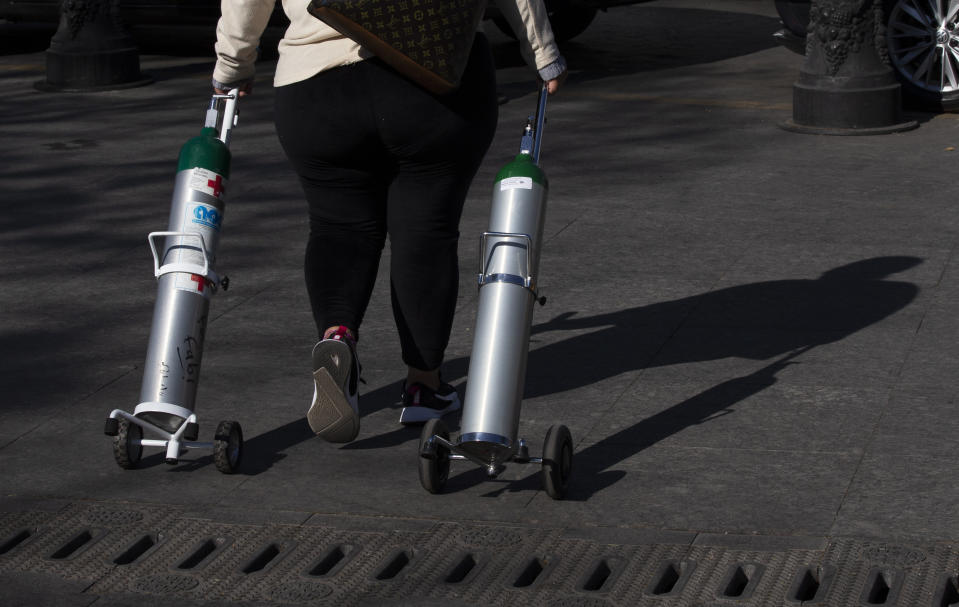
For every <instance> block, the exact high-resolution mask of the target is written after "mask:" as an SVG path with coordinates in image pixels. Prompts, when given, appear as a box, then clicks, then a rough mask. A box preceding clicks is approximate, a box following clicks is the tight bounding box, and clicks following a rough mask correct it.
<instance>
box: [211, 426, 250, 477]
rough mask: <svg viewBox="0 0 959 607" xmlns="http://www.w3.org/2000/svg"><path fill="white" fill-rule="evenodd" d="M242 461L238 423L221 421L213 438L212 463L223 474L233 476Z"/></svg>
mask: <svg viewBox="0 0 959 607" xmlns="http://www.w3.org/2000/svg"><path fill="white" fill-rule="evenodd" d="M241 459H243V430H242V429H241V428H240V422H233V421H223V422H220V425H219V426H217V427H216V435H215V436H214V438H213V462H214V463H215V464H216V469H217V470H219V471H220V472H222V473H223V474H233V473H234V472H236V471H237V468H239V467H240V460H241Z"/></svg>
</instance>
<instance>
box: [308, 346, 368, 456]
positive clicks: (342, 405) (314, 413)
mask: <svg viewBox="0 0 959 607" xmlns="http://www.w3.org/2000/svg"><path fill="white" fill-rule="evenodd" d="M352 366H353V360H352V354H351V352H350V351H349V346H347V345H346V344H338V343H335V342H333V343H320V344H319V345H317V347H316V348H314V350H313V368H315V369H316V371H314V372H313V384H314V386H315V390H316V391H315V394H314V396H313V403H312V404H311V405H310V410H309V411H307V413H306V421H307V422H308V423H309V424H310V428H311V429H312V430H313V432H315V433H316V435H317V436H319V437H320V438H322V439H324V440H327V441H329V442H331V443H348V442H350V441H351V440H353V439H354V438H356V436H357V435H358V434H359V432H360V416H359V413H358V412H357V411H356V409H354V408H353V406H352V405H351V404H350V402H349V400H347V398H346V395H345V394H344V391H345V390H346V388H347V386H346V384H347V382H348V381H349V377H350V371H351V367H352ZM331 371H332V372H331Z"/></svg>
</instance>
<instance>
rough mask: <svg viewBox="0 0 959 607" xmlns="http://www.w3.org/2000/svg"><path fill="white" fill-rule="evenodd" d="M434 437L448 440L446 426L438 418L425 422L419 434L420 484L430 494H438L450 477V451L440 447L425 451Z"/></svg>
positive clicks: (434, 446)
mask: <svg viewBox="0 0 959 607" xmlns="http://www.w3.org/2000/svg"><path fill="white" fill-rule="evenodd" d="M434 436H442V437H443V438H445V439H446V440H449V439H450V432H449V430H447V429H446V424H444V423H443V420H441V419H439V418H434V419H431V420H429V421H428V422H426V424H425V425H424V426H423V432H422V434H420V484H422V485H423V488H424V489H426V490H427V491H429V492H430V493H440V492H441V491H443V487H444V486H445V485H446V480H447V479H448V478H449V477H450V450H449V449H447V448H446V447H442V446H440V445H433V447H432V448H431V449H429V450H427V449H425V446H426V444H427V441H429V440H430V439H431V438H433V437H434Z"/></svg>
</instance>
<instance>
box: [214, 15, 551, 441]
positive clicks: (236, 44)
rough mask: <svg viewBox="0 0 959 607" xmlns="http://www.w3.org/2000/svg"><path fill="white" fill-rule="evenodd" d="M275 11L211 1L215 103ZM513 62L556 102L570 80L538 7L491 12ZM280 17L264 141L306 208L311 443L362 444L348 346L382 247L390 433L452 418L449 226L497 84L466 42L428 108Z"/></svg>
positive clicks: (400, 82)
mask: <svg viewBox="0 0 959 607" xmlns="http://www.w3.org/2000/svg"><path fill="white" fill-rule="evenodd" d="M274 3H275V0H223V2H222V7H221V10H222V16H221V18H220V21H219V24H218V25H217V43H216V55H217V62H216V67H215V68H214V72H213V87H214V89H215V90H216V91H217V92H221V93H222V92H224V91H226V90H230V89H234V88H239V89H240V94H241V95H243V94H249V93H250V92H252V82H253V72H254V60H255V58H256V54H257V51H256V49H257V46H258V44H259V39H260V36H261V35H262V33H263V31H264V29H265V28H266V24H267V21H268V20H269V18H270V14H271V12H272V11H273V7H274ZM497 4H498V5H499V8H500V10H501V11H502V13H503V15H504V17H505V18H506V19H507V20H508V21H509V22H510V24H511V25H512V26H513V29H514V30H515V31H516V32H517V34H519V40H520V46H521V50H522V52H523V56H524V58H525V59H526V61H527V63H529V64H530V65H531V66H532V67H533V68H534V69H536V70H537V71H538V74H539V77H540V78H541V79H542V80H543V81H545V82H546V83H547V88H548V90H549V92H550V93H553V92H555V91H556V90H557V89H558V87H559V85H560V84H561V82H562V81H563V80H564V79H565V76H566V64H565V61H564V60H563V58H562V56H561V55H560V53H559V50H558V49H557V47H556V44H555V42H554V40H553V34H552V30H551V29H550V25H549V21H548V19H547V15H546V9H545V7H544V6H543V2H542V0H497ZM306 9H307V2H305V1H304V0H298V1H296V2H292V1H287V0H284V1H283V10H284V12H286V15H287V17H289V19H290V26H289V27H288V28H287V30H286V33H285V35H284V37H283V39H282V40H281V41H280V43H279V60H278V62H277V66H276V74H275V77H274V81H273V84H274V86H275V87H276V90H275V98H276V100H275V105H276V107H275V109H276V118H275V120H276V130H277V134H278V136H279V139H280V143H281V144H282V146H283V149H284V151H285V153H286V155H287V157H288V158H289V160H290V163H291V164H292V166H293V168H294V170H295V171H296V173H297V175H298V176H299V178H300V182H301V184H302V186H303V190H304V193H305V195H306V200H307V204H308V207H309V219H310V234H309V240H308V242H307V247H306V261H305V264H304V265H305V274H306V285H307V291H308V293H309V297H310V305H311V307H312V311H313V317H314V320H315V322H316V326H317V330H318V334H319V337H320V341H319V343H317V344H316V346H315V347H314V348H313V381H314V396H313V402H312V403H311V405H310V409H309V411H308V413H307V420H308V421H309V423H310V427H311V428H312V429H313V430H314V432H316V433H317V434H318V435H319V436H321V437H323V438H324V439H326V440H329V441H333V442H347V441H351V440H353V439H354V438H356V435H357V433H358V432H359V427H360V422H359V409H358V404H357V401H358V398H357V388H356V384H357V380H358V375H359V362H358V360H357V356H356V342H357V339H358V337H359V328H360V324H361V322H362V320H363V315H364V312H365V311H366V307H367V304H368V303H369V300H370V296H371V293H372V290H373V284H374V281H375V279H376V273H377V268H378V265H379V260H380V255H381V253H382V250H383V246H384V244H385V241H386V236H387V235H389V237H390V246H391V257H390V283H391V284H390V290H391V296H392V305H393V316H394V319H395V321H396V326H397V329H398V331H399V336H400V343H401V347H402V355H403V362H404V363H405V364H406V365H407V376H406V381H405V383H404V389H403V405H404V406H403V411H402V413H401V415H400V422H401V423H419V422H424V421H426V420H428V419H430V418H434V417H439V416H442V415H445V414H446V413H449V412H451V411H455V410H457V409H459V408H460V402H459V397H458V395H457V393H456V390H455V389H454V388H452V387H451V386H450V385H449V384H446V383H444V382H442V380H441V379H440V365H441V363H442V362H443V353H444V350H445V349H446V346H447V343H448V341H449V336H450V331H451V328H452V322H453V312H454V308H455V305H456V295H457V288H458V282H459V276H458V262H457V254H456V249H457V241H458V238H459V230H458V226H459V220H460V214H461V212H462V209H463V204H464V202H465V200H466V194H467V190H468V188H469V185H470V181H471V180H472V179H473V176H474V175H475V173H476V170H477V169H478V168H479V165H480V163H481V162H482V160H483V156H484V154H485V153H486V150H487V148H488V147H489V144H490V142H491V141H492V138H493V135H494V132H495V130H496V120H497V108H498V106H497V95H496V86H495V70H494V66H493V63H492V58H491V54H490V50H489V46H488V43H487V41H486V38H485V36H484V35H483V34H482V33H478V34H477V35H476V39H475V41H474V44H473V47H472V50H471V54H470V58H469V62H468V64H467V67H466V70H465V72H464V74H463V77H462V80H461V83H460V86H459V87H458V89H457V90H456V91H454V92H453V93H450V94H448V95H442V96H437V95H433V94H431V93H429V92H427V91H426V90H425V89H423V88H421V87H420V86H418V85H417V84H415V83H413V82H412V81H410V80H408V79H406V78H405V77H403V76H401V75H400V74H399V73H397V72H395V71H394V70H392V69H391V68H389V67H388V66H387V65H386V64H384V63H383V62H382V61H380V60H379V59H376V58H373V56H372V53H370V52H369V51H367V50H366V49H364V48H362V47H361V46H359V45H358V44H357V43H355V42H353V41H352V40H351V39H349V38H346V37H344V36H342V35H341V34H339V33H338V32H337V31H335V30H334V29H332V28H330V27H329V26H327V25H326V24H324V23H323V22H321V21H319V20H318V19H316V18H314V17H313V16H311V15H310V14H309V13H308V12H307V10H306Z"/></svg>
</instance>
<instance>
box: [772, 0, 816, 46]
mask: <svg viewBox="0 0 959 607" xmlns="http://www.w3.org/2000/svg"><path fill="white" fill-rule="evenodd" d="M809 4H810V0H776V12H777V13H779V19H780V20H781V21H782V22H783V25H784V26H785V27H786V29H787V30H789V31H790V32H792V33H793V34H795V35H797V36H799V37H801V38H802V37H805V35H806V26H807V25H809Z"/></svg>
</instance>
